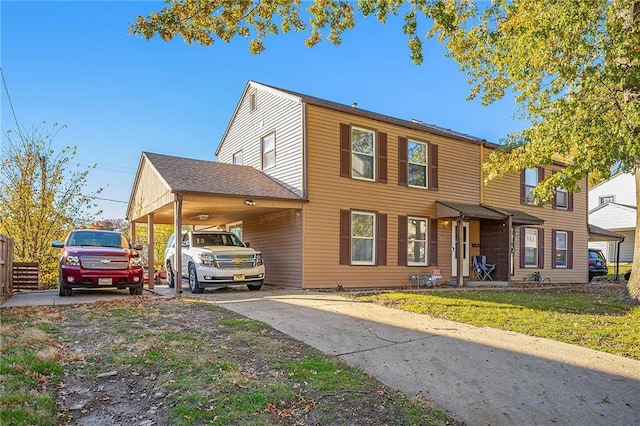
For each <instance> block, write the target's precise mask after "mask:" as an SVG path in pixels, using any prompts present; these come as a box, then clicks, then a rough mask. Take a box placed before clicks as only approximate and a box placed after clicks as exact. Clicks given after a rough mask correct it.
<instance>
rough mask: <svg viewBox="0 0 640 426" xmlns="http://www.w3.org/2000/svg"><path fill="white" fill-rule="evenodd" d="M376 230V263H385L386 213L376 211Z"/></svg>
mask: <svg viewBox="0 0 640 426" xmlns="http://www.w3.org/2000/svg"><path fill="white" fill-rule="evenodd" d="M377 216H378V217H377V219H378V232H377V235H376V253H377V256H376V257H377V261H376V265H382V266H384V265H386V264H387V215H386V214H384V213H378V215H377Z"/></svg>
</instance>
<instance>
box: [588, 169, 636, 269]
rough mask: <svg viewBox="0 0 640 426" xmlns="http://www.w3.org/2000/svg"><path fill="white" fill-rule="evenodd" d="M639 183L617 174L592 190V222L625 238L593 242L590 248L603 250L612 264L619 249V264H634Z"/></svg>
mask: <svg viewBox="0 0 640 426" xmlns="http://www.w3.org/2000/svg"><path fill="white" fill-rule="evenodd" d="M635 189H636V183H635V177H634V175H633V174H631V173H618V174H616V175H614V176H613V177H612V178H611V179H609V180H606V181H604V182H601V183H599V184H598V185H596V186H594V187H593V188H591V189H590V190H589V223H590V224H592V225H596V226H599V227H601V228H604V229H608V230H610V231H614V232H617V233H619V234H621V235H623V236H624V241H623V242H622V243H620V244H619V245H618V243H617V242H615V241H606V242H590V243H589V247H590V248H598V249H600V250H602V252H603V253H604V255H605V257H606V258H607V260H609V261H615V260H616V259H617V257H618V251H617V250H618V247H620V253H619V256H620V262H632V261H633V251H634V250H633V248H634V243H635V231H636V220H637V205H636V191H635Z"/></svg>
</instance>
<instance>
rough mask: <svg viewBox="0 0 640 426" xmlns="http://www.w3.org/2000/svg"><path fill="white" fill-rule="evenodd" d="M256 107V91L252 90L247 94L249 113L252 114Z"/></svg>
mask: <svg viewBox="0 0 640 426" xmlns="http://www.w3.org/2000/svg"><path fill="white" fill-rule="evenodd" d="M257 107H258V102H257V96H256V91H255V90H254V91H253V92H251V93H250V94H249V111H250V112H253V111H255V110H256V108H257Z"/></svg>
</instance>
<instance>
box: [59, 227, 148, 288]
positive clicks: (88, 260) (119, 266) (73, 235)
mask: <svg viewBox="0 0 640 426" xmlns="http://www.w3.org/2000/svg"><path fill="white" fill-rule="evenodd" d="M52 246H53V247H56V248H60V249H62V253H61V256H60V269H59V278H58V280H59V282H58V286H59V290H60V296H71V290H72V289H73V288H101V287H117V288H120V289H124V288H129V292H130V293H131V294H142V289H143V272H144V271H143V263H144V260H143V259H142V257H141V256H140V253H138V252H137V251H136V250H141V249H142V246H136V247H132V246H131V243H130V242H129V240H128V239H127V237H125V236H124V235H122V234H121V233H119V232H113V231H101V230H97V229H78V230H75V231H71V232H70V233H69V235H68V236H67V239H66V240H65V241H64V243H62V242H60V241H54V242H53V244H52Z"/></svg>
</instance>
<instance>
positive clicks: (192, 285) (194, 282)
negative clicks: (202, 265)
mask: <svg viewBox="0 0 640 426" xmlns="http://www.w3.org/2000/svg"><path fill="white" fill-rule="evenodd" d="M189 290H191V293H202V292H203V291H204V289H203V288H202V287H200V281H198V273H197V272H196V267H195V266H193V265H189Z"/></svg>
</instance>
